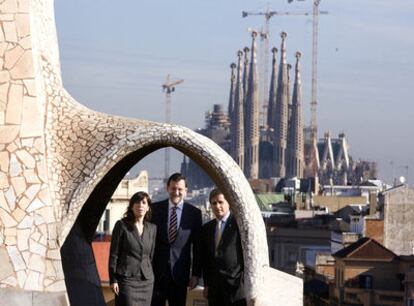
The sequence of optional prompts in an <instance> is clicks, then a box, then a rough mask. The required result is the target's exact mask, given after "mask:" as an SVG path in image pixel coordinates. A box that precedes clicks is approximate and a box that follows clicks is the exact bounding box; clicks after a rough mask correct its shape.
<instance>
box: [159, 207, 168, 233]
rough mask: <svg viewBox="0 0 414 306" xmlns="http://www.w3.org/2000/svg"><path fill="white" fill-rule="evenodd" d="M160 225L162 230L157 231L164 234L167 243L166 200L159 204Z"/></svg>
mask: <svg viewBox="0 0 414 306" xmlns="http://www.w3.org/2000/svg"><path fill="white" fill-rule="evenodd" d="M159 205H161V221H162V222H161V224H162V227H163V228H160V229H159V231H160V232H162V233H163V234H164V237H165V239H166V240H167V241H168V207H169V204H168V200H165V201H164V202H161V203H160V204H159Z"/></svg>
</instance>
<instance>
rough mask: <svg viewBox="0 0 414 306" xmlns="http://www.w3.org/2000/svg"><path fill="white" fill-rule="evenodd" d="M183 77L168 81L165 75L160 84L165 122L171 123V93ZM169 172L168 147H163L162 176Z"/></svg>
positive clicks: (168, 76)
mask: <svg viewBox="0 0 414 306" xmlns="http://www.w3.org/2000/svg"><path fill="white" fill-rule="evenodd" d="M183 82H184V80H183V79H179V80H176V81H170V75H169V74H168V75H167V79H166V81H165V83H164V84H162V85H161V87H162V89H163V90H164V91H165V122H166V123H171V93H172V92H174V91H175V86H177V85H179V84H181V83H183ZM169 173H170V148H168V147H167V148H165V155H164V177H165V179H167V178H168V176H169Z"/></svg>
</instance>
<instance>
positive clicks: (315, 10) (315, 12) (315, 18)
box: [242, 0, 328, 175]
mask: <svg viewBox="0 0 414 306" xmlns="http://www.w3.org/2000/svg"><path fill="white" fill-rule="evenodd" d="M297 1H301V2H303V1H304V0H297ZM288 2H289V3H291V2H293V0H288ZM320 2H321V0H313V6H312V87H311V88H312V91H311V120H310V130H311V133H310V134H311V135H310V137H311V140H312V146H313V147H315V148H313V150H312V156H311V158H310V159H311V161H312V164H313V165H311V167H312V168H313V172H314V175H315V174H316V170H315V167H317V165H316V164H317V161H316V160H317V156H315V154H316V144H317V134H318V127H317V121H316V107H317V104H318V103H317V89H318V86H317V84H318V70H317V69H318V28H319V27H318V23H319V14H328V12H326V11H319V4H320ZM249 15H259V16H264V17H265V31H264V32H265V35H263V34H261V37H262V39H265V40H264V42H265V44H264V45H265V46H264V48H265V53H264V54H265V59H264V61H263V62H262V65H264V67H261V69H263V70H262V71H264V75H263V81H264V83H265V84H264V86H263V90H264V95H265V98H264V100H263V101H264V105H263V110H264V111H263V112H264V113H266V107H267V103H266V99H267V98H266V94H267V91H268V90H267V84H268V72H267V67H268V64H269V42H268V37H269V23H270V19H271V18H272V17H273V16H275V15H285V16H292V15H302V16H309V15H310V13H308V12H290V11H287V12H278V11H271V10H270V9H269V7H268V8H267V10H266V11H265V12H242V16H243V17H247V16H249ZM263 117H264V118H263V122H264V120H266V116H263Z"/></svg>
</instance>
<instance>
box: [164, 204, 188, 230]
mask: <svg viewBox="0 0 414 306" xmlns="http://www.w3.org/2000/svg"><path fill="white" fill-rule="evenodd" d="M175 206H177V210H176V213H177V229H178V228H179V227H180V221H181V214H182V213H183V206H184V201H181V202H180V203H178V204H177V205H175V204H174V203H172V202H171V200H169V199H168V223H167V225H169V224H170V219H171V210H172V208H173V207H175Z"/></svg>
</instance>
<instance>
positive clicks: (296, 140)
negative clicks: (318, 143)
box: [228, 31, 305, 179]
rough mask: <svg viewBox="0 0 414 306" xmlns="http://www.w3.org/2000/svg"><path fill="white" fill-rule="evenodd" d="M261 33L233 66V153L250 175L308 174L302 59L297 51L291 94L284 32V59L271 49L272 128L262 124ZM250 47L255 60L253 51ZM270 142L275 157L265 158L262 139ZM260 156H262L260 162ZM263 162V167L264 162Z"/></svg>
mask: <svg viewBox="0 0 414 306" xmlns="http://www.w3.org/2000/svg"><path fill="white" fill-rule="evenodd" d="M256 37H257V32H254V31H253V32H252V45H251V49H250V50H249V49H248V48H244V50H243V51H241V50H240V51H238V53H237V56H238V62H237V65H235V64H232V65H231V66H230V67H231V71H232V74H231V86H230V98H229V108H228V111H229V119H230V122H231V133H230V134H231V150H230V153H231V156H232V157H233V158H234V160H235V161H236V162H237V163H238V165H239V166H240V168H241V169H242V170H243V171H244V173H245V175H246V177H248V178H251V179H257V178H270V177H286V176H288V177H298V178H301V177H303V174H304V168H305V163H304V135H303V118H302V93H301V91H302V90H301V76H300V57H301V54H300V53H299V52H297V53H296V65H295V78H294V85H293V93H292V98H291V96H290V87H291V84H290V77H289V70H290V69H291V67H290V65H289V64H288V63H287V59H286V37H287V34H286V33H285V32H282V33H281V39H282V41H281V47H280V63H279V66H278V65H277V56H278V50H277V49H276V48H273V49H272V53H273V61H272V75H271V81H270V90H269V99H268V100H269V103H268V106H267V116H266V117H267V126H266V127H264V129H262V131H261V130H260V128H259V91H258V78H257V63H256ZM249 51H250V62H249V60H248V53H249ZM266 142H267V145H268V147H269V146H270V148H271V150H270V152H271V153H270V155H271V156H267V157H266V158H260V155H259V147H260V145H261V143H262V144H263V145H264V146H266V144H264V143H266ZM259 159H261V160H259ZM262 162H263V165H265V166H263V167H259V164H260V163H262Z"/></svg>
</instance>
